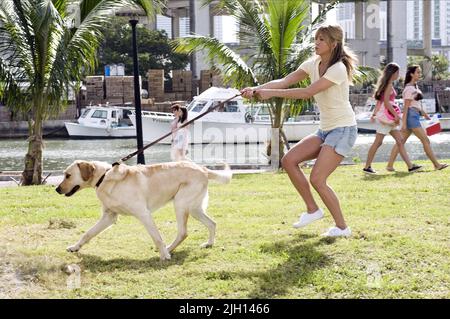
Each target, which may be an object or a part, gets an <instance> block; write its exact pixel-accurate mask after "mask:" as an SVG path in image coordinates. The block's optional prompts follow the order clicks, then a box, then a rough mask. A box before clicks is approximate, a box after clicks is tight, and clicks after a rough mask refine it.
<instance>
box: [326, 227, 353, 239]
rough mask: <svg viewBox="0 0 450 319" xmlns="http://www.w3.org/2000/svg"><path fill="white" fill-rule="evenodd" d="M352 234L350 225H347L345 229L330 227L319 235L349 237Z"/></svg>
mask: <svg viewBox="0 0 450 319" xmlns="http://www.w3.org/2000/svg"><path fill="white" fill-rule="evenodd" d="M351 235H352V231H351V229H350V227H348V226H347V228H346V229H340V228H339V227H336V226H334V227H331V228H330V229H328V231H327V232H326V233H323V234H322V235H321V236H326V237H349V236H351Z"/></svg>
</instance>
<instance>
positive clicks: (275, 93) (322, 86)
mask: <svg viewBox="0 0 450 319" xmlns="http://www.w3.org/2000/svg"><path fill="white" fill-rule="evenodd" d="M333 85H335V83H333V82H331V81H330V80H327V79H326V78H324V77H322V78H321V79H320V80H318V81H316V82H314V83H313V84H311V85H310V86H308V87H306V88H303V89H298V88H297V89H256V94H257V95H258V96H259V98H260V99H261V100H267V99H270V98H271V97H282V98H287V99H309V98H311V97H313V96H314V95H316V94H317V93H320V92H322V91H325V90H327V89H329V88H330V87H332V86H333Z"/></svg>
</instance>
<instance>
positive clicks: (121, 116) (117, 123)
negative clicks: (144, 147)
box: [64, 105, 136, 138]
mask: <svg viewBox="0 0 450 319" xmlns="http://www.w3.org/2000/svg"><path fill="white" fill-rule="evenodd" d="M133 110H134V107H126V106H111V105H105V106H102V105H96V106H88V107H87V108H86V109H84V110H83V112H82V113H81V116H80V117H79V118H78V120H77V122H76V123H74V122H65V123H64V124H65V126H66V129H67V132H68V133H69V136H70V137H78V138H87V137H94V138H129V137H135V136H136V128H135V127H134V126H133V123H132V122H131V120H130V118H129V115H130V114H131V112H132V111H133Z"/></svg>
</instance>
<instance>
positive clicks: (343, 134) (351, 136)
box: [314, 125, 358, 157]
mask: <svg viewBox="0 0 450 319" xmlns="http://www.w3.org/2000/svg"><path fill="white" fill-rule="evenodd" d="M314 135H315V136H317V137H319V138H320V139H321V140H322V141H323V143H322V145H328V146H331V147H332V148H333V149H334V151H335V152H336V153H338V154H339V155H342V156H344V157H345V156H347V155H348V154H349V153H350V151H351V150H352V147H353V145H355V142H356V138H357V137H358V128H357V127H356V125H354V126H345V127H337V128H334V129H332V130H329V131H322V130H321V129H318V130H317V131H316V132H315V133H314Z"/></svg>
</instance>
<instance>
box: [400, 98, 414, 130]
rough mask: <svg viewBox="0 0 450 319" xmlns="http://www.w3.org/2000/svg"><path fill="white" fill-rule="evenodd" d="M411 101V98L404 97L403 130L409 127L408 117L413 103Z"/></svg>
mask: <svg viewBox="0 0 450 319" xmlns="http://www.w3.org/2000/svg"><path fill="white" fill-rule="evenodd" d="M411 101H412V100H409V99H404V100H403V117H402V130H406V129H407V125H406V123H407V119H408V111H409V107H410V105H411Z"/></svg>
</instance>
